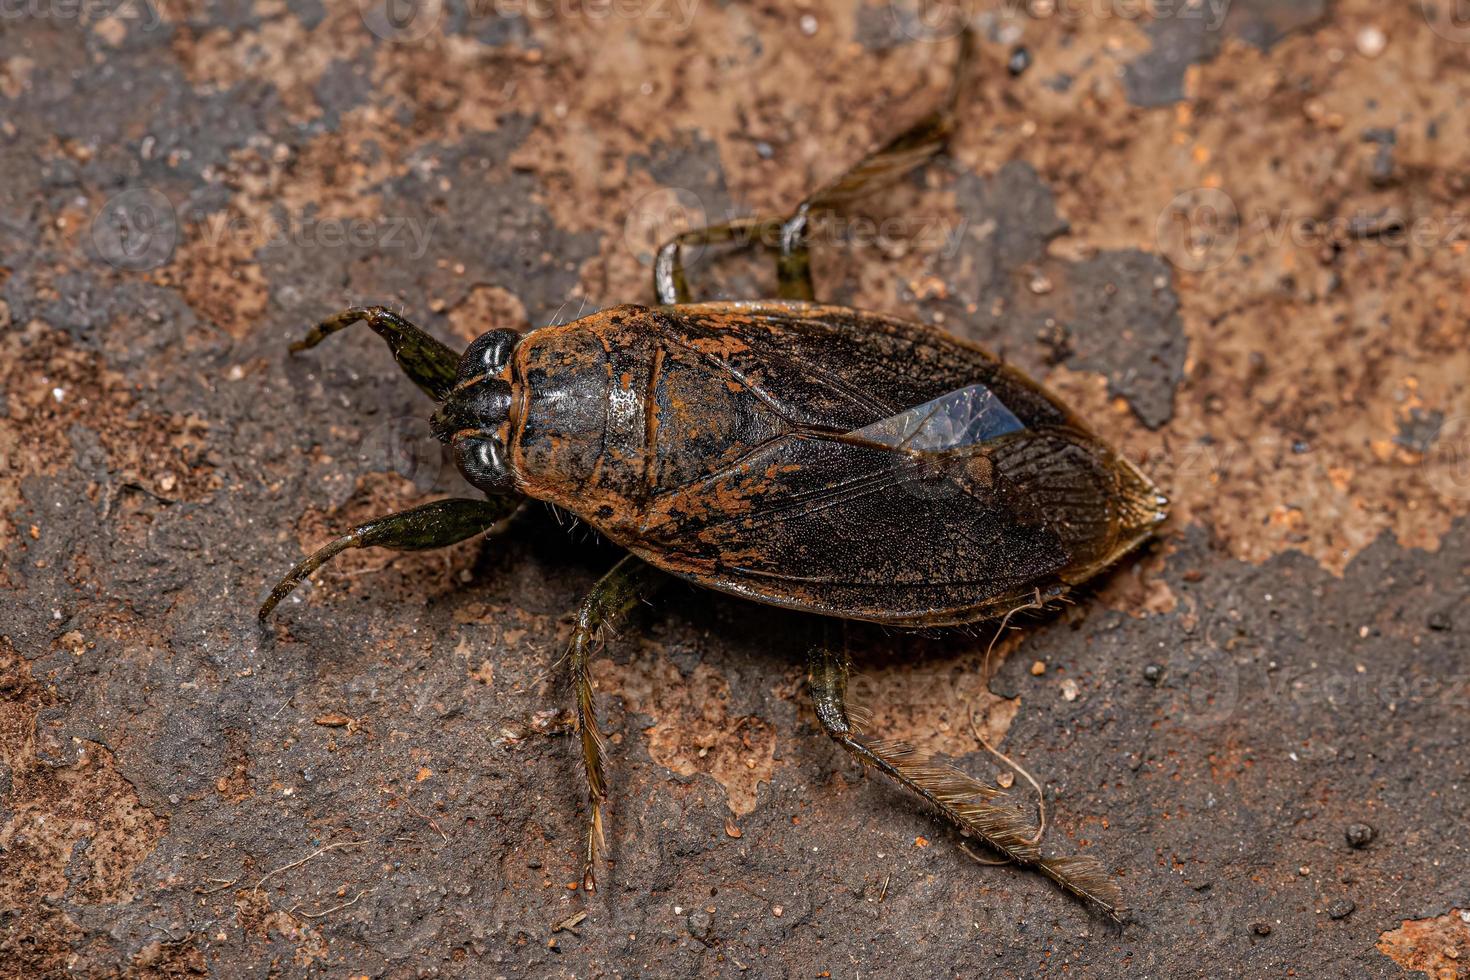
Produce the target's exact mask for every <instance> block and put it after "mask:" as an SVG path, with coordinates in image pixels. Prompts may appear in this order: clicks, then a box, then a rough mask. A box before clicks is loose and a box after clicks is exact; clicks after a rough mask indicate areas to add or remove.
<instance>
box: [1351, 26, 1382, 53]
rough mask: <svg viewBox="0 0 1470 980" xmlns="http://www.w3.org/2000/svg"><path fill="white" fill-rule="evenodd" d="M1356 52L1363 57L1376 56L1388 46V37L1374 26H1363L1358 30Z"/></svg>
mask: <svg viewBox="0 0 1470 980" xmlns="http://www.w3.org/2000/svg"><path fill="white" fill-rule="evenodd" d="M1357 44H1358V54H1360V55H1362V56H1363V57H1365V58H1376V57H1378V56H1379V55H1380V54H1382V53H1383V49H1384V48H1385V47H1387V46H1388V38H1387V37H1386V36H1385V35H1384V33H1383V32H1382V31H1381V30H1379V29H1378V28H1376V27H1365V28H1363V29H1362V30H1361V31H1359V32H1358V38H1357Z"/></svg>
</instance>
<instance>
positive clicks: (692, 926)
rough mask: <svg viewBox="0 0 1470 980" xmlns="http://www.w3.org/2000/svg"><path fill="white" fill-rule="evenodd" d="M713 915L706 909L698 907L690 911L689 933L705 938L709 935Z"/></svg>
mask: <svg viewBox="0 0 1470 980" xmlns="http://www.w3.org/2000/svg"><path fill="white" fill-rule="evenodd" d="M712 922H713V917H712V916H711V915H710V914H709V913H708V912H706V911H705V910H704V909H698V910H696V911H694V912H690V913H689V935H691V936H693V937H694V938H695V939H704V938H706V937H707V936H708V935H709V928H710V924H711V923H712Z"/></svg>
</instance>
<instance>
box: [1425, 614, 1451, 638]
mask: <svg viewBox="0 0 1470 980" xmlns="http://www.w3.org/2000/svg"><path fill="white" fill-rule="evenodd" d="M1429 628H1430V629H1432V630H1434V631H1435V632H1436V633H1448V632H1449V630H1450V614H1449V613H1447V612H1445V611H1444V610H1443V609H1439V610H1436V611H1435V612H1432V613H1430V614H1429Z"/></svg>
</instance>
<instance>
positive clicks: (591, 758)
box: [567, 555, 665, 891]
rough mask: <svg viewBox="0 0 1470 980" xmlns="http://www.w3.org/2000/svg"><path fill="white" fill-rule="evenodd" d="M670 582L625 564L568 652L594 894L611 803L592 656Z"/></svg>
mask: <svg viewBox="0 0 1470 980" xmlns="http://www.w3.org/2000/svg"><path fill="white" fill-rule="evenodd" d="M664 581H665V576H664V574H663V573H662V572H660V571H658V570H657V569H656V568H654V567H653V566H652V565H649V564H647V563H645V562H643V561H642V560H640V559H638V558H636V557H634V556H633V555H628V556H626V557H625V558H623V560H622V561H620V562H618V563H617V564H616V565H614V566H613V567H612V570H611V571H609V572H608V573H607V574H606V575H604V576H603V577H602V578H601V579H599V580H598V582H597V584H596V585H595V586H593V588H592V591H591V592H589V593H588V594H587V598H585V599H583V600H582V605H581V608H579V609H578V610H577V623H576V626H575V627H574V628H573V630H572V639H571V644H570V645H569V646H568V648H567V659H568V662H569V664H570V667H571V674H572V698H573V717H574V720H575V724H576V730H577V734H578V735H579V736H580V737H581V741H582V762H583V764H584V766H585V768H586V774H587V803H588V807H589V809H590V814H589V822H588V827H587V863H586V865H585V866H584V867H583V870H582V885H583V887H584V888H586V889H587V890H588V891H595V890H596V888H597V878H596V874H595V871H594V865H595V864H596V862H597V854H598V850H599V848H600V847H602V845H603V844H604V840H603V834H602V804H603V803H604V802H605V801H606V800H607V773H606V770H605V767H604V764H603V756H604V754H605V753H606V751H607V739H606V738H605V737H604V736H603V734H602V729H601V728H599V727H598V725H597V705H596V703H595V699H594V695H593V691H592V654H593V653H594V652H595V651H596V648H597V647H598V644H599V642H600V641H601V640H603V639H604V638H605V637H606V635H607V634H608V633H610V632H612V631H614V630H615V629H616V628H617V626H618V624H619V623H621V622H622V621H623V620H624V619H626V618H627V616H628V614H629V613H630V612H632V611H633V609H634V608H636V607H637V605H638V603H639V602H640V601H642V600H644V599H647V598H649V597H650V596H652V595H653V593H654V592H656V591H658V588H659V586H661V585H662V584H663V583H664Z"/></svg>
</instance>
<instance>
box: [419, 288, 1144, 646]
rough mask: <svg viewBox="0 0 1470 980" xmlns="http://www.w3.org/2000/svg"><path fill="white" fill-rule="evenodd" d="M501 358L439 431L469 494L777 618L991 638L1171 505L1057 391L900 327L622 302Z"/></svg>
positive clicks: (954, 344) (759, 306)
mask: <svg viewBox="0 0 1470 980" xmlns="http://www.w3.org/2000/svg"><path fill="white" fill-rule="evenodd" d="M506 340H507V341H509V340H510V338H506ZM494 352H495V353H494V357H493V358H492V359H491V363H488V364H485V363H480V364H475V365H473V366H472V367H473V370H474V372H475V373H474V374H471V375H470V377H468V378H467V379H466V381H465V382H464V383H463V385H462V386H461V387H458V388H457V389H456V390H455V391H454V392H453V393H452V394H451V395H450V397H449V399H448V401H447V402H446V403H445V405H444V407H443V408H442V409H440V412H439V414H438V416H436V423H435V424H436V428H437V430H438V431H439V432H440V433H441V435H442V436H443V437H444V438H446V439H447V440H448V441H450V442H451V443H452V444H453V445H454V447H455V456H456V458H457V459H458V460H459V462H460V465H461V468H462V470H463V472H464V473H465V475H466V476H467V477H468V478H469V479H470V482H471V483H473V484H474V485H475V486H477V487H479V488H480V489H482V490H484V491H486V492H487V493H500V492H504V491H507V490H508V491H512V492H514V493H518V494H520V495H522V496H526V497H531V498H534V499H537V500H544V501H547V502H549V503H552V504H555V505H557V506H558V507H561V508H563V509H565V510H568V511H571V512H572V513H574V514H576V515H578V516H579V517H581V518H582V519H583V520H585V521H587V522H588V523H589V524H592V525H593V526H594V527H596V528H597V529H598V530H599V531H601V532H602V533H603V534H604V535H606V536H607V537H609V538H611V539H612V540H613V541H615V542H617V543H618V544H620V545H622V546H623V547H625V548H627V549H628V550H630V551H631V552H633V553H634V554H635V555H637V556H638V557H639V558H641V559H643V560H644V561H646V562H648V563H649V564H651V565H654V566H655V567H657V568H659V569H661V570H663V571H665V572H669V573H671V574H674V575H677V576H679V577H680V578H684V579H688V580H690V581H692V582H695V583H697V584H699V585H703V586H707V587H710V588H715V589H719V590H721V591H724V592H730V593H733V594H735V595H739V596H742V597H745V598H749V599H755V600H758V601H761V602H766V603H770V604H773V605H778V606H786V607H789V608H793V609H800V610H804V611H808V612H816V613H821V614H824V615H829V616H838V617H842V618H845V619H859V620H868V621H871V622H877V623H889V624H896V625H908V626H938V625H950V624H955V623H969V622H974V621H976V620H979V619H986V618H989V617H990V616H992V615H996V614H999V613H1004V612H1005V611H1006V610H1007V609H1009V608H1012V607H1014V606H1015V605H1016V604H1017V602H1018V601H1024V599H1025V598H1026V597H1028V596H1031V595H1033V594H1034V593H1035V591H1036V590H1037V589H1041V591H1042V594H1043V596H1055V595H1059V594H1061V593H1062V592H1064V591H1066V590H1067V589H1068V588H1069V587H1070V586H1071V585H1073V584H1075V583H1077V582H1079V581H1082V580H1084V579H1086V578H1088V577H1090V576H1091V575H1092V574H1093V573H1094V572H1096V571H1097V570H1098V569H1099V568H1101V567H1102V566H1104V565H1107V564H1109V563H1110V562H1112V561H1113V560H1115V559H1116V558H1117V557H1118V556H1119V555H1120V554H1122V553H1123V552H1125V551H1127V550H1128V549H1130V548H1131V547H1133V546H1134V545H1136V544H1137V543H1138V542H1139V541H1141V540H1142V539H1143V538H1145V537H1146V536H1147V535H1148V534H1149V533H1150V532H1151V531H1152V529H1153V526H1154V524H1155V522H1156V520H1157V518H1158V516H1159V513H1160V511H1159V505H1158V499H1157V492H1156V491H1155V489H1154V487H1153V485H1152V484H1151V483H1150V482H1149V481H1148V479H1147V478H1145V477H1144V476H1143V475H1142V474H1141V473H1139V472H1138V471H1137V470H1136V469H1135V468H1134V467H1133V466H1132V465H1131V464H1129V463H1127V462H1126V461H1125V460H1123V459H1122V458H1121V457H1120V456H1118V455H1117V454H1116V453H1114V452H1113V451H1112V450H1111V449H1109V448H1108V447H1107V446H1105V445H1103V444H1102V443H1101V442H1099V441H1098V440H1097V439H1096V437H1094V436H1092V435H1091V434H1090V433H1089V432H1088V431H1087V429H1086V427H1085V426H1084V425H1083V424H1082V423H1081V422H1080V421H1079V420H1078V419H1077V418H1076V417H1075V416H1074V415H1072V414H1071V413H1070V412H1069V411H1068V410H1067V409H1065V408H1064V407H1063V406H1061V405H1060V404H1059V403H1058V402H1057V401H1056V400H1055V399H1054V398H1052V397H1051V396H1049V395H1048V394H1047V393H1046V392H1045V391H1043V390H1042V389H1040V388H1039V387H1037V386H1036V385H1035V384H1033V383H1032V382H1030V381H1029V380H1027V379H1026V378H1025V377H1023V376H1022V375H1020V374H1019V373H1017V372H1016V371H1014V370H1012V369H1010V368H1008V367H1006V366H1005V365H1004V364H1002V363H1001V362H999V361H998V360H996V359H995V358H993V357H991V356H989V355H988V354H986V353H984V352H983V351H981V350H978V349H976V348H974V347H971V346H969V345H967V344H964V343H961V342H960V341H958V340H955V339H954V338H952V337H950V336H948V335H946V334H943V333H940V332H938V331H935V330H932V329H929V328H927V327H923V326H920V325H918V324H914V323H908V322H905V321H902V320H896V319H892V318H889V317H884V316H879V315H877V314H872V313H862V312H858V311H855V310H849V309H844V308H842V307H834V306H819V305H816V304H812V303H802V302H785V303H772V302H767V303H704V304H691V305H683V306H670V307H664V308H654V309H649V308H645V307H638V306H624V307H616V308H613V309H610V310H607V311H604V312H602V313H598V314H596V315H594V316H589V317H586V318H584V319H581V320H578V321H576V322H574V323H569V324H566V325H564V326H558V327H548V328H544V329H541V330H537V331H534V332H532V333H531V334H530V335H529V336H527V337H526V338H525V339H524V340H522V341H521V342H520V343H519V344H517V345H515V346H514V347H511V345H510V343H508V342H507V343H504V344H501V343H497V344H496V345H495V346H494ZM481 369H483V373H480V372H481ZM492 372H493V373H492ZM487 389H489V390H491V391H493V394H490V395H488V396H487V395H486V394H485V392H486V390H487Z"/></svg>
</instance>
